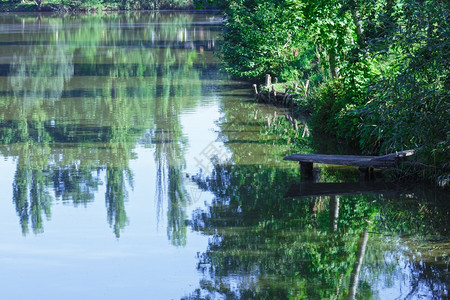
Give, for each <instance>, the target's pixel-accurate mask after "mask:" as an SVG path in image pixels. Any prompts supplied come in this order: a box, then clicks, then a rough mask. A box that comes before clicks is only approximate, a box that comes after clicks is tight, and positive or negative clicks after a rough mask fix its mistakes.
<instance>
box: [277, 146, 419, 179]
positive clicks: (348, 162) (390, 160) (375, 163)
mask: <svg viewBox="0 0 450 300" xmlns="http://www.w3.org/2000/svg"><path fill="white" fill-rule="evenodd" d="M413 154H414V150H405V151H400V152H396V153H392V154H387V155H383V156H361V155H328V154H292V155H289V156H286V157H284V158H283V159H284V160H289V161H298V162H299V163H300V172H301V173H302V174H303V175H306V176H312V171H313V164H314V163H320V164H327V165H340V166H353V167H359V169H360V171H361V172H364V173H369V172H371V171H372V170H373V169H393V168H396V167H397V166H398V164H399V163H400V162H401V161H402V160H404V159H405V158H406V157H408V156H411V155H413Z"/></svg>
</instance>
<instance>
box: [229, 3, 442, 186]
mask: <svg viewBox="0 0 450 300" xmlns="http://www.w3.org/2000/svg"><path fill="white" fill-rule="evenodd" d="M225 3H226V4H225V7H224V8H223V10H224V14H225V19H226V22H225V28H224V34H223V37H224V41H223V45H222V50H221V57H222V59H223V62H224V64H225V69H226V70H227V71H228V72H229V73H231V74H233V75H235V76H237V77H242V78H246V79H250V80H252V81H255V80H256V81H262V80H263V78H264V76H265V74H270V75H272V77H278V78H279V79H280V81H283V82H293V83H296V84H297V85H298V86H300V87H301V86H302V84H301V83H304V82H306V81H308V83H309V89H308V92H307V94H306V95H305V96H303V99H302V101H297V103H300V104H301V105H300V106H299V109H302V110H308V111H310V112H311V114H312V120H311V124H312V127H313V132H316V133H317V132H320V133H321V134H322V135H323V134H325V135H328V136H330V137H334V138H336V139H337V140H338V141H339V142H340V143H343V144H351V145H353V146H355V147H357V148H359V150H360V151H361V152H362V153H365V154H372V155H377V154H388V153H392V152H395V151H401V150H406V149H416V151H417V155H416V158H415V159H416V160H417V161H416V163H415V164H414V167H411V166H409V167H408V170H404V172H403V175H405V174H407V175H411V176H414V177H417V176H418V177H419V178H422V179H423V178H426V179H432V180H435V181H437V182H438V183H439V184H441V185H445V184H446V183H448V181H449V179H450V175H449V169H450V164H449V162H450V154H449V153H450V149H449V137H450V122H449V121H450V120H449V119H450V118H449V85H450V80H449V78H450V76H449V66H448V61H449V53H450V51H449V50H450V47H449V43H448V35H449V29H448V26H447V24H448V22H447V21H448V15H449V7H450V5H449V3H448V2H447V1H442V0H428V1H405V0H388V1H386V0H370V1H358V0H333V1H321V0H319V1H316V0H315V1H310V0H282V1H279V0H276V1H275V0H264V1H262V0H228V1H225ZM222 5H224V4H223V3H222Z"/></svg>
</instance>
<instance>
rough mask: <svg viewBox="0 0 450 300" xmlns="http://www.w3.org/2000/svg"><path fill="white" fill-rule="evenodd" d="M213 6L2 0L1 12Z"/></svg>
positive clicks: (137, 0) (149, 0)
mask: <svg viewBox="0 0 450 300" xmlns="http://www.w3.org/2000/svg"><path fill="white" fill-rule="evenodd" d="M200 6H201V7H203V8H211V7H212V6H211V5H210V4H208V3H207V1H206V0H205V1H202V0H0V12H10V11H11V12H14V11H64V12H68V11H70V12H81V11H83V12H93V11H116V10H162V9H183V10H186V9H195V8H196V7H200Z"/></svg>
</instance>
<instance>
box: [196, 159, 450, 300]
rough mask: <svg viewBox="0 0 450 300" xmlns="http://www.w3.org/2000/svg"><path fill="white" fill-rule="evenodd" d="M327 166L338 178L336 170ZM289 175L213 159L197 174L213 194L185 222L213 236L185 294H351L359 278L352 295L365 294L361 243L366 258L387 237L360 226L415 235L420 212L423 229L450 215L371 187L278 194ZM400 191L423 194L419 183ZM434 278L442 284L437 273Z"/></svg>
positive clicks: (436, 225) (440, 227)
mask: <svg viewBox="0 0 450 300" xmlns="http://www.w3.org/2000/svg"><path fill="white" fill-rule="evenodd" d="M330 174H332V176H333V177H335V178H338V179H339V174H337V172H331V173H330ZM326 175H327V174H324V175H323V176H326ZM344 176H347V175H345V174H344ZM294 178H295V176H292V174H290V173H288V172H286V171H281V170H279V169H278V170H277V169H275V168H261V167H259V166H236V165H229V166H227V165H217V166H216V167H215V170H214V172H213V174H212V176H211V178H206V179H197V183H198V185H199V187H200V188H202V189H204V190H208V191H210V192H212V193H214V195H215V196H216V198H215V200H214V202H213V204H212V206H211V207H210V208H209V209H208V211H200V210H199V211H197V212H196V213H195V215H194V218H193V221H192V223H191V226H192V227H193V229H194V230H197V231H201V232H203V233H205V234H208V235H212V238H211V239H210V242H209V246H208V249H207V250H206V252H205V253H203V254H201V255H200V256H199V265H198V268H199V270H201V271H203V272H204V274H205V279H204V280H203V281H202V282H201V289H199V290H197V291H196V292H194V293H193V294H192V295H191V296H189V297H190V298H201V296H200V295H203V294H205V293H210V294H220V295H223V296H226V297H227V298H229V299H242V298H244V299H248V298H260V299H265V298H273V297H275V298H278V299H286V298H298V297H300V298H301V297H306V298H312V299H323V298H334V297H336V298H345V297H346V296H351V297H353V295H354V293H355V291H354V290H353V289H354V288H355V289H356V287H357V286H358V281H360V283H359V286H360V288H359V289H358V290H357V292H356V295H360V296H361V295H364V297H365V298H370V297H373V294H372V291H371V290H370V288H368V286H369V287H370V282H369V281H366V279H361V278H358V277H359V276H358V275H359V269H361V261H362V259H363V258H364V252H365V251H363V250H364V249H366V246H365V245H366V244H367V243H369V244H370V245H371V246H370V247H377V248H376V250H374V249H372V250H371V251H369V253H370V255H368V256H367V257H365V258H364V259H365V260H364V261H365V262H367V261H368V260H369V262H368V264H369V265H370V264H371V263H372V262H373V261H374V260H378V259H379V253H380V251H384V249H385V247H386V243H387V242H386V240H384V241H383V242H382V243H381V244H376V243H371V242H370V239H369V241H368V237H369V236H368V235H367V233H364V230H365V229H370V230H376V231H377V233H384V232H386V230H385V229H383V226H387V227H389V228H390V229H391V230H389V231H388V232H387V233H389V234H391V233H392V232H394V233H398V232H399V231H397V230H394V231H392V229H394V228H399V227H398V226H403V228H405V229H406V228H408V230H409V234H411V235H414V236H417V235H421V234H422V228H415V227H414V225H413V224H416V223H417V222H416V221H415V219H417V220H424V218H429V219H433V221H430V222H428V223H427V226H428V230H434V231H435V232H438V231H442V230H444V232H445V229H444V228H447V227H448V226H447V225H448V221H446V222H444V223H443V224H442V223H441V224H439V223H438V222H442V221H443V219H444V218H447V220H448V211H449V210H448V208H447V209H446V210H445V212H442V211H441V212H440V213H438V211H439V210H440V209H439V208H438V207H435V205H436V203H429V205H427V204H425V203H424V202H421V205H419V207H421V208H422V209H418V210H416V209H414V208H413V209H412V208H410V207H408V205H409V204H408V202H405V201H401V200H399V199H398V197H395V198H393V197H392V199H395V201H397V202H400V203H403V205H402V207H399V208H396V207H395V206H394V207H392V205H390V203H392V202H391V200H390V201H388V202H386V199H389V198H386V197H385V196H384V195H376V194H367V195H365V196H363V195H347V196H343V195H341V196H321V197H310V198H294V199H283V194H284V192H285V191H286V190H287V188H288V186H289V185H290V184H291V183H292V182H293V180H294ZM325 179H326V178H325ZM325 181H326V180H325ZM406 195H407V196H406V197H407V198H408V197H411V195H420V197H423V195H422V194H421V193H420V191H414V192H411V194H406ZM408 195H409V196H408ZM415 197H416V196H415ZM409 199H411V198H409ZM392 201H393V200H392ZM427 211H429V212H431V211H432V212H434V213H435V214H436V215H435V216H432V215H430V214H428V213H426V212H427ZM389 215H392V216H395V218H392V217H389ZM371 224H372V225H371ZM363 245H364V246H363ZM368 247H369V246H368ZM383 247H384V248H383ZM374 251H375V253H378V254H375V255H373V253H374ZM365 264H366V263H365ZM387 267H389V266H387ZM427 268H429V267H427ZM363 270H364V272H366V271H367V269H363ZM371 272H373V273H377V272H378V273H379V272H385V274H387V275H389V274H392V273H389V271H387V270H381V271H380V270H378V271H377V270H376V269H375V270H372V271H371ZM208 276H209V277H210V278H211V279H207V278H208ZM417 280H418V281H420V280H421V279H420V278H417ZM430 280H431V279H430ZM435 283H436V284H440V283H439V280H437V279H436V281H435ZM428 287H429V288H430V289H431V288H432V285H429V286H428Z"/></svg>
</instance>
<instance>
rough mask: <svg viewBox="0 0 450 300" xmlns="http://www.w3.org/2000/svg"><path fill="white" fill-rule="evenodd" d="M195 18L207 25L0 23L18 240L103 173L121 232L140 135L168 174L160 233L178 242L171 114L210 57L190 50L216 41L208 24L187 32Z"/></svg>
mask: <svg viewBox="0 0 450 300" xmlns="http://www.w3.org/2000/svg"><path fill="white" fill-rule="evenodd" d="M198 18H206V17H205V16H204V15H203V16H200V15H198V16H197V15H192V14H184V13H178V14H173V13H166V14H165V13H151V14H140V13H134V14H112V15H103V16H94V15H92V16H76V17H72V16H66V17H65V18H56V17H52V16H49V17H42V16H41V17H39V18H37V19H35V18H32V17H27V16H26V15H24V16H23V17H20V16H8V17H6V19H5V20H6V21H9V22H11V23H16V24H22V27H21V29H22V30H23V34H22V35H21V38H22V40H18V41H17V43H18V46H17V47H14V48H15V50H14V53H6V52H5V54H4V53H3V52H2V55H3V54H4V55H10V56H11V57H13V60H12V62H11V64H10V65H9V68H8V69H7V70H8V74H7V75H8V76H9V77H8V80H7V81H5V83H6V84H7V85H8V86H7V87H6V86H5V87H4V88H5V89H4V90H3V86H2V90H0V143H1V144H3V145H6V146H5V147H1V148H0V152H1V153H2V155H5V156H15V157H18V165H17V171H16V177H15V181H14V203H15V205H16V209H17V213H18V215H19V216H20V220H21V223H22V227H23V232H24V234H25V233H26V232H27V231H28V224H29V220H32V228H33V230H34V231H35V232H42V230H43V226H42V217H41V216H42V214H43V213H45V215H47V217H50V204H51V203H52V201H53V199H61V200H62V201H64V202H65V203H69V202H70V203H73V204H74V205H78V204H86V203H88V202H89V201H93V199H94V193H95V192H96V191H97V187H98V184H99V183H100V181H101V179H100V174H102V172H104V174H105V176H106V194H105V201H106V207H107V211H108V221H109V223H110V225H111V227H113V229H114V233H115V234H116V236H120V231H121V230H122V229H123V228H124V226H125V225H126V223H127V216H126V213H125V205H124V201H126V200H127V194H128V193H127V188H128V187H132V181H133V179H132V174H131V170H130V168H129V166H128V164H129V160H130V159H133V158H134V154H133V148H134V147H135V145H136V143H137V142H139V141H142V140H141V137H142V136H143V135H144V132H154V133H155V135H154V140H153V141H151V142H153V143H154V144H155V145H156V146H155V147H156V149H155V157H158V158H157V159H158V162H159V163H160V167H161V168H166V169H167V173H166V174H168V175H169V177H170V180H168V181H166V182H164V185H166V186H165V187H163V189H166V188H167V189H168V191H169V193H168V195H169V198H170V205H169V208H170V211H169V212H168V215H169V223H170V224H172V225H169V227H170V228H171V229H169V231H170V233H169V237H170V239H171V240H172V241H173V242H174V243H175V244H179V245H182V244H184V243H185V233H186V227H185V225H184V222H185V219H186V217H185V215H184V214H185V213H184V203H185V201H186V199H185V197H186V196H185V191H184V188H183V186H182V181H181V178H182V176H181V171H182V169H183V167H184V160H183V153H184V146H185V141H184V139H183V138H182V133H181V129H182V128H181V124H180V123H179V121H178V115H179V114H180V113H181V112H182V110H183V109H184V108H186V107H194V106H195V105H197V101H193V100H194V99H200V96H201V95H202V88H201V82H200V76H201V70H202V68H205V67H206V68H207V67H208V64H206V63H205V61H204V60H205V57H206V56H207V55H210V53H209V54H207V53H206V52H205V53H203V54H202V55H197V52H196V51H195V50H194V49H195V47H196V46H198V47H200V46H201V47H204V48H205V50H210V48H208V49H206V48H207V45H208V43H210V42H211V41H212V40H214V36H215V34H217V33H216V32H214V31H215V30H216V29H214V28H208V27H203V26H202V27H201V28H200V29H199V30H197V31H196V30H195V29H193V27H191V25H190V23H191V22H192V21H194V20H195V19H198ZM16 19H17V20H16ZM116 24H127V25H126V26H116ZM134 24H138V26H136V28H134V29H135V30H128V29H129V28H130V26H134ZM142 24H146V25H145V26H142ZM211 31H212V32H211ZM14 42H16V41H15V40H14ZM22 43H24V44H25V45H26V47H22ZM202 49H203V48H202ZM6 51H10V50H6ZM99 76H100V77H99ZM101 76H105V77H101ZM155 123H156V124H155ZM160 132H165V133H164V137H163V138H162V139H161V143H160V142H159V141H158V138H159V137H158V133H160ZM166 136H167V138H166ZM150 146H151V145H150ZM164 172H165V171H164ZM53 192H54V195H53ZM183 232H184V233H183Z"/></svg>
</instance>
